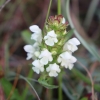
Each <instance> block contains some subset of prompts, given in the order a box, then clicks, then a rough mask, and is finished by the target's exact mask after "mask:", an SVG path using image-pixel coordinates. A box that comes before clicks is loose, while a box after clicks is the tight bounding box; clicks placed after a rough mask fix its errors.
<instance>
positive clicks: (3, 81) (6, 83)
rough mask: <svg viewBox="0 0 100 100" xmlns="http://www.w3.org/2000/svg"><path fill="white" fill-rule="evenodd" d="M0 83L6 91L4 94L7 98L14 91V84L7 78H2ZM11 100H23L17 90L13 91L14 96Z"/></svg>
mask: <svg viewBox="0 0 100 100" xmlns="http://www.w3.org/2000/svg"><path fill="white" fill-rule="evenodd" d="M0 82H1V85H2V87H3V90H4V93H5V95H6V97H8V96H9V94H10V92H11V90H12V87H13V86H12V84H11V83H10V82H9V81H8V80H7V79H5V78H2V79H1V80H0ZM10 100H21V96H20V95H19V93H18V90H17V89H15V90H14V91H13V94H12V96H11V98H10Z"/></svg>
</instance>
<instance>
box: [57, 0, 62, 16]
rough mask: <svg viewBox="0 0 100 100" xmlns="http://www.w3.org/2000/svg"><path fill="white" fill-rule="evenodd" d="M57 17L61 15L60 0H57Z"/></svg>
mask: <svg viewBox="0 0 100 100" xmlns="http://www.w3.org/2000/svg"><path fill="white" fill-rule="evenodd" d="M57 6H58V8H57V9H58V15H60V14H61V0H58V5H57Z"/></svg>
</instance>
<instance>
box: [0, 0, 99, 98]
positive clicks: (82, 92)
mask: <svg viewBox="0 0 100 100" xmlns="http://www.w3.org/2000/svg"><path fill="white" fill-rule="evenodd" d="M7 1H8V2H7ZM49 2H50V1H49V0H0V100H38V99H37V96H36V95H35V93H34V91H33V88H35V90H36V91H37V93H38V95H39V97H40V98H41V100H58V89H53V90H49V89H46V88H44V87H43V86H42V85H40V84H38V83H37V82H36V80H37V79H38V77H39V75H37V74H36V73H34V72H33V71H32V69H31V67H32V66H31V62H32V60H30V61H27V60H26V52H25V51H24V50H23V46H24V45H26V44H29V43H30V44H31V43H32V41H31V40H30V36H31V32H30V31H29V29H28V28H29V26H31V25H33V24H35V25H38V26H39V27H40V28H41V29H42V28H43V25H44V22H45V18H46V14H47V10H48V6H49ZM61 3H62V15H63V16H64V17H65V18H66V20H68V21H69V24H70V27H72V28H74V34H73V36H76V37H77V38H78V39H79V40H80V41H81V43H82V44H81V45H80V46H79V50H78V51H77V52H75V53H74V56H75V57H76V58H77V59H78V62H77V63H76V64H75V66H74V69H72V70H71V71H70V70H68V69H64V74H63V79H62V91H63V94H62V96H63V100H92V99H91V96H92V91H91V88H92V86H91V81H90V78H89V77H88V73H87V72H86V70H85V69H84V67H85V68H87V69H88V71H89V73H90V74H91V76H92V79H93V82H94V90H95V98H97V99H95V100H100V62H99V61H100V55H99V52H100V0H70V3H69V4H68V0H61ZM68 6H69V8H70V12H69V9H68ZM56 14H57V0H53V1H52V6H51V10H50V15H56ZM73 25H74V27H73ZM15 73H17V74H15ZM34 79H36V80H34ZM53 84H55V85H58V79H57V78H55V79H54V80H53Z"/></svg>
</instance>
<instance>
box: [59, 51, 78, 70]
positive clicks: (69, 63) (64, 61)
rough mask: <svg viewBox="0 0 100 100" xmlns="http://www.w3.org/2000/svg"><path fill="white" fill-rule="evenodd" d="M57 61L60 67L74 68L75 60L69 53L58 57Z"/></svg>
mask: <svg viewBox="0 0 100 100" xmlns="http://www.w3.org/2000/svg"><path fill="white" fill-rule="evenodd" d="M57 61H58V63H61V66H64V67H65V68H69V69H72V68H73V66H74V65H73V63H75V62H76V61H77V59H76V58H75V57H74V56H72V55H71V54H70V53H69V52H64V53H62V54H60V55H59V57H58V59H57Z"/></svg>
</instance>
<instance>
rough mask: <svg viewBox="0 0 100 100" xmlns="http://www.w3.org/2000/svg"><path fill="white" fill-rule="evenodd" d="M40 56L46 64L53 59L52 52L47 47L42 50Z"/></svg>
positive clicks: (41, 60)
mask: <svg viewBox="0 0 100 100" xmlns="http://www.w3.org/2000/svg"><path fill="white" fill-rule="evenodd" d="M39 58H40V62H41V63H42V64H44V65H46V64H48V61H52V60H53V58H52V54H51V53H50V52H49V51H48V50H47V49H44V50H43V51H41V54H40V56H39Z"/></svg>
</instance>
